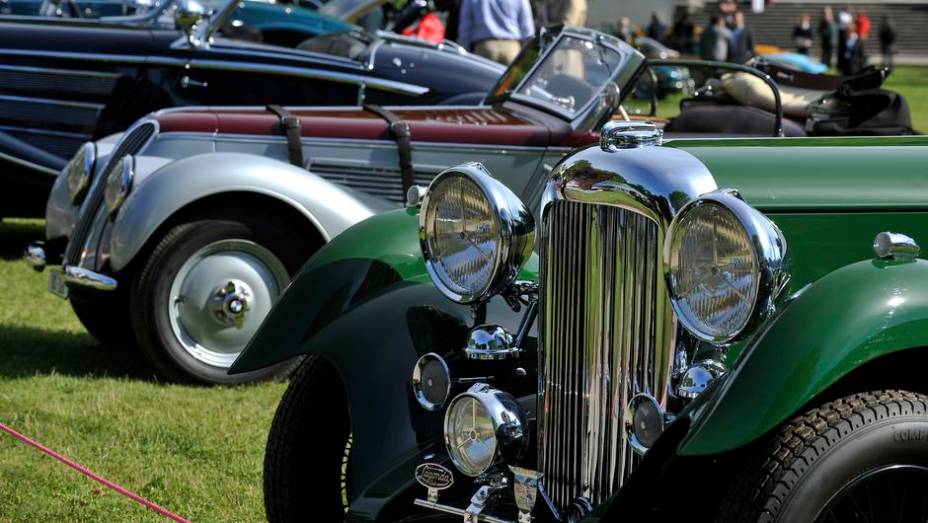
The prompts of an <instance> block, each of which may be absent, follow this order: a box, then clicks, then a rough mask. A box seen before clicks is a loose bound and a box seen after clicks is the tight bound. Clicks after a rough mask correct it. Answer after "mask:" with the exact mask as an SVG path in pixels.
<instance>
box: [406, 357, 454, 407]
mask: <svg viewBox="0 0 928 523" xmlns="http://www.w3.org/2000/svg"><path fill="white" fill-rule="evenodd" d="M412 390H413V394H414V395H415V397H416V401H417V402H419V405H420V406H422V408H423V409H425V410H428V411H436V410H438V409H440V408H442V406H444V404H445V402H446V401H448V397H449V396H450V395H451V372H450V371H449V370H448V364H447V363H445V360H444V359H443V358H442V357H441V356H439V355H438V354H435V353H434V352H430V353H428V354H425V355H423V356H422V357H420V358H419V359H418V360H416V364H415V365H414V366H413V368H412Z"/></svg>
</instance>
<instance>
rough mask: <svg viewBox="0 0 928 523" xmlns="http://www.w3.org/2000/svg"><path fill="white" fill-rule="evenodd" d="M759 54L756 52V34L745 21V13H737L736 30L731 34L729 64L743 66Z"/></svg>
mask: <svg viewBox="0 0 928 523" xmlns="http://www.w3.org/2000/svg"><path fill="white" fill-rule="evenodd" d="M755 54H757V53H755V52H754V33H753V31H751V28H750V27H748V25H747V24H746V23H745V21H744V13H742V12H741V11H738V12H737V13H735V29H734V30H732V32H731V54H730V55H729V56H728V61H729V62H735V63H739V64H743V63H745V62H747V61H748V60H750V59H751V58H753V57H754V55H755Z"/></svg>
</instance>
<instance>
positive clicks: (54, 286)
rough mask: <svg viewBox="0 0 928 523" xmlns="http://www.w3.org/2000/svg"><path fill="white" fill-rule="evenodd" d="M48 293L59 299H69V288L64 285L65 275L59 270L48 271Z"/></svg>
mask: <svg viewBox="0 0 928 523" xmlns="http://www.w3.org/2000/svg"><path fill="white" fill-rule="evenodd" d="M48 292H50V293H52V294H54V295H55V296H58V297H59V298H64V299H67V298H68V286H67V285H65V283H64V275H63V274H62V272H61V270H59V269H51V270H50V271H48Z"/></svg>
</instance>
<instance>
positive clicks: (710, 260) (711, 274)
mask: <svg viewBox="0 0 928 523" xmlns="http://www.w3.org/2000/svg"><path fill="white" fill-rule="evenodd" d="M785 254H786V240H785V239H784V238H783V234H782V233H781V232H780V230H779V229H778V228H777V227H776V225H774V224H773V222H771V221H770V220H769V219H767V217H766V216H764V215H763V214H761V213H760V211H758V210H757V209H754V208H753V207H751V206H750V205H748V204H747V203H745V202H744V201H743V200H742V199H741V197H740V195H739V194H738V193H737V192H735V191H732V190H719V191H714V192H711V193H708V194H705V195H703V196H701V197H699V198H698V199H696V200H694V201H692V202H690V203H689V204H687V205H686V206H685V207H684V208H683V209H681V210H680V213H679V214H678V215H677V216H676V218H674V220H673V222H672V223H671V225H670V229H669V232H668V235H667V244H666V248H665V255H666V257H667V259H666V264H667V268H668V269H667V270H668V273H667V280H668V285H669V287H670V295H671V301H672V303H673V308H674V311H675V312H676V314H677V317H678V318H679V320H680V322H681V323H682V324H683V326H684V327H685V328H686V329H687V330H689V331H690V332H691V333H692V334H693V335H694V336H696V337H697V338H699V339H701V340H703V341H707V342H710V343H716V344H724V343H728V342H731V341H734V340H735V339H737V338H739V337H741V336H742V335H743V334H745V333H747V332H748V331H749V330H750V329H749V327H750V326H751V324H752V323H754V322H756V321H758V320H760V319H763V318H764V317H766V316H767V314H769V312H770V311H772V308H773V307H772V305H773V299H774V298H775V297H776V295H777V294H778V293H779V291H781V290H782V288H783V287H784V283H785V282H786V281H787V275H786V274H785V272H784V271H783V258H784V256H785Z"/></svg>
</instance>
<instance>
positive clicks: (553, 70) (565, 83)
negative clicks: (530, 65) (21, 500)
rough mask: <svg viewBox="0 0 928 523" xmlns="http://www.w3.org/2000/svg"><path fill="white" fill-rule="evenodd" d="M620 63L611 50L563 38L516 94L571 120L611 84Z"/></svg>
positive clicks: (571, 38) (618, 57) (569, 37)
mask: <svg viewBox="0 0 928 523" xmlns="http://www.w3.org/2000/svg"><path fill="white" fill-rule="evenodd" d="M620 61H621V56H620V55H619V53H617V52H616V51H614V50H612V49H609V48H606V47H603V46H598V45H596V44H594V43H593V42H591V41H589V40H582V39H578V38H573V37H571V36H564V37H562V38H561V39H560V40H558V42H557V45H556V46H555V48H554V49H553V50H552V51H551V52H550V53H549V54H548V55H547V56H545V58H544V60H542V61H541V63H540V64H538V67H537V68H536V69H535V71H534V72H533V73H532V74H531V76H529V78H528V80H527V81H526V82H524V83H523V84H522V86H521V87H520V88H519V89H518V91H516V92H517V93H518V94H521V95H524V96H527V97H530V98H534V99H535V101H537V102H539V103H541V104H543V105H547V106H549V107H551V108H552V109H556V110H558V111H559V112H564V113H566V114H567V116H569V117H571V118H572V117H574V116H575V115H576V114H577V112H579V110H580V109H582V108H583V107H585V106H586V104H587V103H589V102H590V100H592V99H593V96H594V95H595V94H596V93H598V92H599V90H600V88H602V86H604V85H605V84H606V83H608V82H609V81H610V80H612V76H613V73H614V72H615V70H616V69H617V68H618V67H619V63H620Z"/></svg>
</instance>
